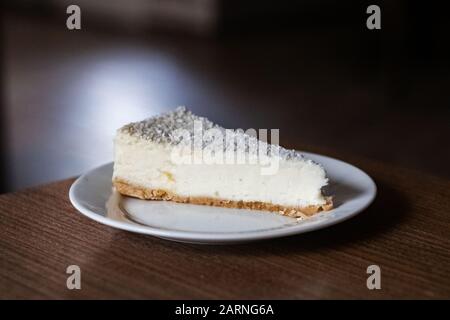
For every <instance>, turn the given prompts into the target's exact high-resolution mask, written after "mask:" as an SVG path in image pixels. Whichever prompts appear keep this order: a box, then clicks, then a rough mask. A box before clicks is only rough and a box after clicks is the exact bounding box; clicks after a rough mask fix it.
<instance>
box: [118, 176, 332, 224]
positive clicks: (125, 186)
mask: <svg viewBox="0 0 450 320" xmlns="http://www.w3.org/2000/svg"><path fill="white" fill-rule="evenodd" d="M113 185H114V187H115V188H116V190H117V191H118V192H119V193H120V194H122V195H126V196H130V197H135V198H139V199H143V200H165V201H174V202H179V203H191V204H199V205H209V206H216V207H225V208H238V209H253V210H265V211H273V212H278V213H279V214H281V215H284V216H289V217H294V218H305V217H309V216H312V215H314V214H316V213H318V212H321V211H328V210H331V209H332V208H333V201H332V198H331V197H327V202H326V203H325V204H323V205H316V206H307V207H284V206H280V205H276V204H272V203H267V202H260V201H232V200H224V199H219V198H209V197H183V196H179V195H176V194H173V193H171V192H169V191H166V190H162V189H149V188H144V187H140V186H136V185H133V184H130V183H128V182H126V181H123V180H120V179H114V180H113Z"/></svg>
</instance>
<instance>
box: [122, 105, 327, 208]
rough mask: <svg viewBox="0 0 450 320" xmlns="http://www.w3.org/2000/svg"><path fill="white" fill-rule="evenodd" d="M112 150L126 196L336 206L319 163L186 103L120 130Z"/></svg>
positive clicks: (238, 203)
mask: <svg viewBox="0 0 450 320" xmlns="http://www.w3.org/2000/svg"><path fill="white" fill-rule="evenodd" d="M272 141H273V138H272ZM114 148H115V150H114V153H115V155H114V174H113V184H114V186H115V188H116V189H117V190H118V192H120V193H121V194H123V195H127V196H132V197H136V198H140V199H148V200H169V201H175V202H183V203H192V204H202V205H212V206H219V207H228V208H245V209H257V210H268V211H276V212H279V213H281V214H283V215H287V216H292V217H304V216H305V215H306V216H310V215H313V214H315V213H317V212H319V211H323V210H330V209H331V208H332V206H333V205H332V202H331V198H330V197H325V196H324V195H323V194H322V188H323V187H324V186H326V185H327V183H328V179H327V177H326V174H325V171H324V169H323V168H322V166H320V165H319V164H317V163H315V162H313V161H311V160H308V159H306V158H305V157H303V156H302V155H301V154H300V153H299V152H297V151H295V150H287V149H284V148H282V147H279V146H277V145H271V144H268V143H266V142H264V141H261V140H258V139H257V138H256V137H255V135H252V134H248V133H244V132H243V131H242V130H237V131H235V130H229V129H224V128H222V127H220V126H218V125H216V124H214V123H212V122H211V121H209V120H208V119H206V118H203V117H199V116H196V115H194V114H192V113H191V112H190V111H189V110H187V109H186V108H184V107H179V108H177V109H176V110H175V111H173V112H170V113H166V114H163V115H161V116H157V117H153V118H149V119H146V120H144V121H141V122H135V123H130V124H128V125H126V126H124V127H122V128H120V129H119V130H118V131H117V135H116V137H115V140H114Z"/></svg>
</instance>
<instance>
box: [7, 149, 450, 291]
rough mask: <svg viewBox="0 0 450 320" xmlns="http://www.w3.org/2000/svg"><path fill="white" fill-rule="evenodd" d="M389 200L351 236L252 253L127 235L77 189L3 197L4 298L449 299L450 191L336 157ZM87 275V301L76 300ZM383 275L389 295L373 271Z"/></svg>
mask: <svg viewBox="0 0 450 320" xmlns="http://www.w3.org/2000/svg"><path fill="white" fill-rule="evenodd" d="M327 154H329V155H332V156H337V157H339V158H341V159H343V160H346V161H350V162H351V163H354V164H355V165H357V166H359V167H361V168H362V169H363V170H365V171H367V172H368V173H369V174H370V175H371V176H372V177H373V178H374V179H375V181H376V183H377V185H378V188H379V194H378V196H377V199H376V200H375V202H374V203H373V205H372V206H371V207H370V208H369V209H368V210H366V211H365V212H363V213H361V214H360V215H358V216H357V217H355V218H353V219H351V220H349V221H347V222H344V223H342V224H339V225H336V226H333V227H330V228H327V229H324V230H320V231H315V232H312V233H309V234H303V235H298V236H292V237H288V238H282V239H276V240H270V241H264V242H257V243H249V244H242V245H227V246H205V245H190V244H181V243H175V242H170V241H165V240H160V239H157V238H153V237H150V236H142V235H138V234H133V233H129V232H125V231H120V230H116V229H113V228H110V227H107V226H104V225H101V224H99V223H97V222H94V221H92V220H89V219H88V218H86V217H84V216H82V215H81V214H79V213H78V212H77V211H76V210H75V209H74V208H73V207H72V206H71V204H70V202H69V199H68V190H69V187H70V185H71V183H72V181H73V179H68V180H65V181H61V182H56V183H52V184H49V185H45V186H41V187H37V188H33V189H29V190H25V191H22V192H17V193H11V194H5V195H2V196H0V214H1V220H0V298H225V299H234V298H256V299H259V298H263V299H278V298H287V299H302V298H450V241H449V240H450V232H449V231H450V182H449V181H448V180H444V179H440V178H438V177H432V176H427V175H424V174H421V173H419V172H414V171H409V170H404V169H399V168H395V167H392V166H388V165H385V164H383V163H378V162H374V161H371V160H363V159H357V158H355V157H352V156H348V155H343V154H335V153H332V152H327ZM74 264H75V265H79V266H80V268H81V272H82V276H81V279H82V280H81V283H82V288H81V290H68V289H67V288H66V279H67V276H68V275H67V274H66V268H67V266H69V265H74ZM372 264H376V265H378V266H380V268H381V290H368V289H367V287H366V280H367V277H368V274H367V273H366V269H367V267H368V266H369V265H372Z"/></svg>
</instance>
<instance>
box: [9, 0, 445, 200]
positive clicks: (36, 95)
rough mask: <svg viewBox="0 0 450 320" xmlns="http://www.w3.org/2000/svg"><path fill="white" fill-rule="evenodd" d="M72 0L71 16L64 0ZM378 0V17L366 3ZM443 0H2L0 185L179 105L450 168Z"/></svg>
mask: <svg viewBox="0 0 450 320" xmlns="http://www.w3.org/2000/svg"><path fill="white" fill-rule="evenodd" d="M69 4H77V5H79V6H80V7H81V12H82V13H81V26H82V29H81V30H77V31H70V30H68V29H67V28H66V19H67V17H68V14H66V7H67V6H68V5H69ZM370 4H377V5H379V6H380V7H381V24H382V29H381V30H368V29H367V28H366V19H367V17H368V16H369V15H368V14H367V13H366V8H367V7H368V6H369V5H370ZM443 4H444V2H443V1H442V2H441V1H439V2H438V1H427V2H425V1H421V2H416V1H406V0H403V1H402V0H399V1H373V2H372V1H370V2H369V1H366V2H364V1H345V2H344V1H332V0H321V1H318V0H316V1H314V0H305V1H300V0H298V1H265V0H262V1H256V0H248V1H238V0H130V1H125V0H123V1H119V0H114V1H107V0H96V1H94V0H90V1H89V0H80V1H74V2H72V1H65V0H46V1H45V0H43V1H11V2H6V3H3V6H4V8H3V10H2V34H1V37H2V38H1V44H2V45H1V53H0V54H1V57H0V58H1V61H2V69H1V70H2V77H1V83H0V85H1V96H2V100H1V102H2V104H1V107H0V121H1V126H0V127H1V131H0V170H1V171H0V178H1V180H0V182H1V183H0V188H1V191H2V192H5V191H13V190H18V189H21V188H25V187H28V186H32V185H36V184H40V183H44V182H47V181H52V180H56V179H61V178H65V177H69V176H73V175H77V174H80V173H82V172H83V171H86V170H87V169H90V168H92V167H94V166H97V165H100V164H102V163H105V162H108V161H111V160H112V137H113V135H114V132H115V130H116V129H117V128H118V127H120V126H121V125H123V124H125V123H127V122H130V121H135V120H141V119H143V118H145V117H149V116H152V115H155V114H157V113H160V112H163V111H167V110H169V109H172V108H174V107H176V106H178V105H186V106H188V107H190V108H191V109H192V110H193V111H195V112H197V113H199V114H201V115H204V116H207V117H210V118H211V119H212V120H214V121H216V122H218V123H220V124H222V125H223V126H225V127H231V128H237V127H241V128H250V127H252V128H280V142H281V144H284V145H287V146H290V147H297V148H303V149H307V150H316V149H315V148H319V149H320V150H339V151H340V152H343V153H346V154H354V155H357V156H361V157H367V158H373V159H378V160H381V161H385V162H388V163H391V164H393V165H397V166H401V167H407V168H412V169H416V170H420V171H424V172H427V173H429V174H433V175H440V176H445V177H447V178H448V177H450V168H449V166H448V164H449V163H450V152H449V138H450V125H449V124H450V123H449V120H450V117H449V116H450V108H449V107H450V98H449V89H450V86H449V84H450V82H449V80H450V79H449V75H450V73H449V57H450V55H449V54H450V52H449V50H448V49H449V48H448V47H449V46H448V42H449V40H448V39H449V34H450V33H449V31H450V28H449V27H450V19H449V18H448V13H447V12H448V11H447V10H446V8H444V6H443Z"/></svg>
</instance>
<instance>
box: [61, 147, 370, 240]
mask: <svg viewBox="0 0 450 320" xmlns="http://www.w3.org/2000/svg"><path fill="white" fill-rule="evenodd" d="M300 152H301V153H302V154H304V155H305V156H306V157H308V156H313V157H317V156H318V157H321V158H326V159H327V160H329V161H334V162H339V163H340V164H344V165H346V166H349V167H351V169H352V170H355V171H357V172H358V173H359V174H360V175H362V176H364V178H365V179H366V180H367V182H369V185H370V187H369V188H368V191H370V197H369V199H368V200H367V202H366V203H365V204H364V206H361V207H360V208H358V209H356V210H354V211H352V212H351V213H348V214H345V215H342V216H337V217H335V218H331V219H328V220H325V221H323V222H320V223H311V224H301V223H300V224H298V225H290V226H287V227H285V228H280V229H275V230H262V231H259V232H252V233H245V232H243V233H231V232H230V233H213V232H211V233H208V232H195V231H183V230H164V229H158V228H153V227H151V226H145V225H139V224H136V223H134V222H132V221H129V222H124V221H118V220H114V219H111V218H109V217H107V216H104V215H102V214H99V213H97V212H95V211H92V210H91V209H89V208H87V207H86V206H83V204H82V203H81V200H78V199H77V197H76V195H75V192H76V189H77V188H79V187H80V185H81V184H82V183H83V182H84V180H85V179H86V178H87V177H89V176H92V175H93V174H94V173H95V172H97V171H99V170H101V169H103V168H105V167H108V166H112V165H113V164H114V162H108V163H105V164H103V165H100V166H97V167H95V168H93V169H91V170H88V171H87V172H85V173H84V174H82V175H81V176H79V177H78V178H77V179H76V180H75V181H74V182H73V183H72V185H71V186H70V189H69V199H70V202H71V204H72V205H73V207H74V208H75V209H76V210H77V211H78V212H80V213H81V214H82V215H84V216H86V217H88V218H90V219H92V220H94V221H96V222H99V223H101V224H104V225H107V226H110V227H113V228H116V229H121V230H126V231H130V232H135V233H140V234H145V235H150V236H155V237H158V238H162V239H166V240H172V241H179V242H189V243H202V244H226V243H233V242H234V243H237V242H249V241H258V240H265V239H272V238H279V237H287V236H292V235H296V234H302V233H306V232H311V231H314V230H319V229H323V228H327V227H329V226H331V225H335V224H338V223H341V222H343V221H346V220H348V219H350V218H352V217H354V216H356V215H357V214H359V213H361V212H362V211H364V210H365V209H367V208H368V207H369V206H370V205H371V204H372V203H373V201H374V200H375V198H376V195H377V192H378V190H377V186H376V184H375V182H374V180H373V179H372V178H371V177H370V176H369V175H368V174H367V173H366V172H364V171H363V170H361V169H360V168H358V167H356V166H354V165H352V164H350V163H348V162H345V161H342V160H339V159H336V158H332V157H328V156H324V155H321V154H317V153H311V152H303V151H300ZM369 189H370V190H369Z"/></svg>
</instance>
